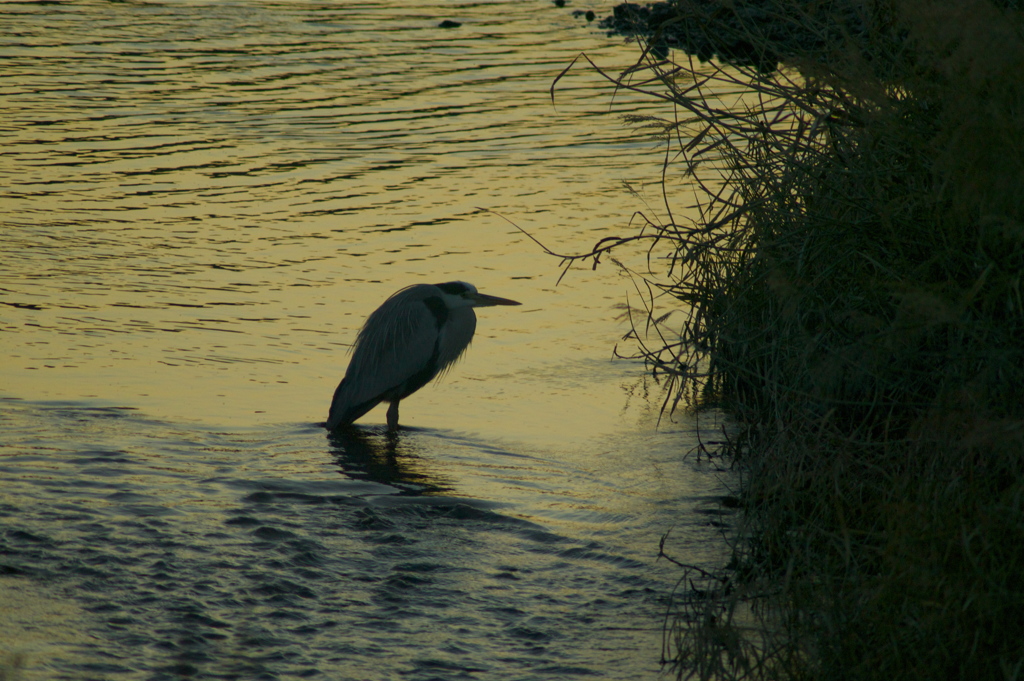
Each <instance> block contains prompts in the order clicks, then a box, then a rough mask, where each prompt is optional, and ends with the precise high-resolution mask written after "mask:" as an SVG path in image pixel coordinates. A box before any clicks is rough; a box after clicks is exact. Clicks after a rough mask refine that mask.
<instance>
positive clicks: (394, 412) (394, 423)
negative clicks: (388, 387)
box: [388, 400, 398, 433]
mask: <svg viewBox="0 0 1024 681" xmlns="http://www.w3.org/2000/svg"><path fill="white" fill-rule="evenodd" d="M388 430H389V431H391V432H392V433H394V432H396V431H398V400H395V401H394V402H392V403H391V406H390V407H388Z"/></svg>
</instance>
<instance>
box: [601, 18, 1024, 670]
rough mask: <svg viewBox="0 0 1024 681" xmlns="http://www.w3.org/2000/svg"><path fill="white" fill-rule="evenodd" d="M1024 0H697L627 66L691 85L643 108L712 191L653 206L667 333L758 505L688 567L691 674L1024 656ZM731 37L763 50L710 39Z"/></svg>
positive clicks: (682, 633)
mask: <svg viewBox="0 0 1024 681" xmlns="http://www.w3.org/2000/svg"><path fill="white" fill-rule="evenodd" d="M1012 4H1013V3H1010V2H995V1H988V0H875V1H872V0H843V1H840V2H828V3H815V2H809V1H807V0H768V1H767V2H757V3H743V2H740V1H739V0H737V1H736V2H728V3H727V2H715V1H714V0H699V1H698V0H679V1H678V2H676V3H673V6H672V12H671V13H669V14H664V13H663V15H662V16H661V18H660V19H659V24H658V25H657V26H655V27H650V28H649V32H648V34H647V36H646V39H645V40H641V46H642V47H644V48H645V50H644V55H643V58H642V60H641V61H640V62H639V63H638V64H637V65H636V66H635V67H634V68H632V69H629V70H627V71H626V72H624V73H621V74H606V75H607V77H609V78H610V79H612V80H613V81H614V82H615V83H616V87H619V88H628V89H631V90H639V91H642V92H645V93H648V94H649V95H650V96H652V97H658V98H661V99H662V100H663V101H665V103H666V110H669V111H671V112H672V113H671V114H669V115H667V116H665V117H664V118H659V119H655V118H650V117H645V118H635V119H633V121H632V122H633V123H635V124H638V125H640V126H644V127H645V129H647V130H649V131H652V132H654V133H656V134H658V135H660V136H661V137H662V138H663V139H664V141H665V143H666V144H667V147H666V151H667V154H666V162H665V167H664V173H665V176H666V178H671V177H675V176H679V175H680V174H687V175H690V176H692V177H694V178H695V179H697V180H699V181H700V182H701V183H702V184H701V187H702V189H703V193H702V194H701V195H700V196H698V199H697V212H698V213H699V218H698V219H696V220H695V221H693V222H692V223H688V222H686V221H685V220H684V219H683V218H682V217H679V218H678V219H677V218H676V217H674V216H676V215H679V216H681V215H682V214H683V213H684V211H683V210H682V209H681V207H678V209H676V210H674V204H678V203H679V202H680V201H681V197H679V196H678V195H674V194H673V193H672V192H669V191H666V194H665V205H664V206H663V207H661V209H660V210H659V211H658V213H659V214H660V215H662V216H664V217H661V218H655V217H654V215H653V213H652V214H647V215H644V216H642V219H643V222H644V224H643V230H644V232H643V235H644V237H645V238H649V239H651V240H652V242H653V244H654V245H653V246H652V251H651V253H652V255H653V256H655V257H652V258H651V260H650V262H651V263H652V268H651V269H652V272H651V273H650V275H649V276H648V277H646V278H647V280H648V282H649V283H650V284H651V286H652V289H651V290H652V291H657V292H658V295H655V296H652V298H651V303H652V304H653V306H652V309H651V311H650V314H651V318H650V320H649V324H650V328H651V329H654V330H657V331H659V333H660V337H661V338H662V339H664V340H663V345H662V346H661V347H657V346H653V347H650V346H648V347H647V348H645V349H644V351H643V352H644V354H645V356H646V359H647V360H648V362H649V363H650V365H651V366H652V368H653V370H654V373H655V375H659V376H662V377H665V378H667V379H668V380H669V382H670V383H671V386H672V390H673V391H674V392H673V394H674V395H676V396H677V397H678V398H679V399H680V400H682V401H685V402H686V403H688V404H689V406H690V407H692V408H697V409H700V408H702V407H704V406H707V405H722V406H725V407H726V408H727V409H728V410H729V411H730V412H731V413H732V414H734V415H735V417H736V420H737V421H738V423H739V428H738V429H737V431H736V432H735V434H734V435H733V436H732V438H731V440H730V442H729V444H728V447H727V448H728V453H729V454H730V455H731V456H732V457H733V460H734V461H735V462H736V465H737V467H738V468H739V469H740V470H741V471H742V472H743V487H742V489H741V490H740V491H739V494H738V498H739V500H740V503H741V505H742V506H743V508H744V510H745V518H746V523H745V525H744V527H743V529H742V532H741V533H740V536H739V537H737V538H736V540H735V541H736V543H735V551H734V557H733V560H732V563H731V564H730V565H728V566H723V568H722V570H721V571H720V572H719V573H718V574H715V575H708V574H698V573H692V574H688V575H687V576H686V578H685V580H684V581H683V582H682V584H681V586H680V598H679V601H678V603H677V606H678V610H677V611H676V612H675V613H674V619H673V622H672V624H671V625H670V627H669V631H668V634H667V635H668V637H669V639H670V643H671V646H669V648H670V657H671V658H672V664H673V665H674V667H675V669H676V671H677V672H678V675H679V676H680V677H681V678H691V677H693V678H701V679H708V678H726V679H731V678H737V679H738V678H749V679H791V678H797V679H819V678H820V679H836V678H842V679H939V678H941V679H957V678H959V679H966V678H970V679H1017V678H1024V636H1022V635H1021V632H1024V456H1022V455H1024V292H1022V289H1021V276H1022V272H1024V77H1022V74H1024V22H1022V15H1021V13H1020V11H1019V10H1018V9H1016V8H1015V7H1013V6H1011V5H1012ZM748 5H749V7H748V10H749V11H747V10H744V7H747V6H748ZM745 11H746V13H744V12H745ZM723 22H724V24H723ZM723 25H724V26H725V27H724V28H721V27H722V26H723ZM716 27H718V28H721V30H719V31H717V32H716ZM695 32H696V33H699V34H700V35H702V36H703V37H704V38H706V40H705V42H704V43H702V44H704V48H703V52H699V51H697V50H695V49H694V50H691V52H692V53H693V54H686V53H685V52H684V49H686V47H687V46H686V45H685V44H684V43H682V42H680V41H681V40H682V39H680V38H678V37H677V38H673V39H672V40H669V37H671V36H678V35H691V36H692V35H694V34H695ZM726 34H727V35H728V36H729V37H730V41H731V42H730V44H732V45H733V46H734V47H732V48H730V49H731V50H733V51H735V49H736V48H735V45H737V44H738V45H741V46H742V55H743V56H744V58H743V59H738V60H733V61H734V63H733V64H731V65H722V66H718V67H716V66H714V64H715V63H720V62H717V57H716V60H712V61H711V62H708V63H704V64H702V63H701V62H700V59H701V58H707V57H710V56H715V55H718V56H725V57H728V53H727V51H725V50H722V49H719V48H718V47H716V44H715V40H716V36H718V37H720V36H721V35H726ZM779 36H786V40H784V41H781V42H780V39H779ZM673 40H675V42H673ZM709 46H710V47H709ZM669 48H672V49H671V51H669ZM666 55H667V56H666ZM775 64H778V68H777V69H774V68H772V67H773V66H774V65H775ZM595 68H596V67H595ZM723 93H728V94H723ZM666 186H668V185H666ZM614 245H615V244H614V243H612V244H603V245H602V248H604V247H605V246H614ZM599 250H600V249H599ZM679 309H682V310H684V312H683V313H680V312H678V310H679ZM671 310H677V311H676V312H673V314H671V315H669V316H667V317H665V316H664V315H665V314H666V313H667V312H669V311H671ZM677 319H678V320H679V321H677ZM684 593H685V594H687V595H686V596H685V597H684V596H683V594H684Z"/></svg>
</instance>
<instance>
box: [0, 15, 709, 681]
mask: <svg viewBox="0 0 1024 681" xmlns="http://www.w3.org/2000/svg"><path fill="white" fill-rule="evenodd" d="M570 9H571V8H566V9H558V8H555V7H554V6H553V5H552V4H550V3H545V2H536V3H534V2H521V1H520V2H484V3H480V2H476V3H455V2H449V3H421V4H418V5H417V4H413V3H409V2H379V3H371V2H367V3H354V4H353V3H346V4H332V3H258V2H235V3H212V4H206V3H191V2H183V3H174V2H171V3H162V4H152V3H76V4H51V3H38V4H35V3H33V4H29V3H25V4H20V3H10V4H3V5H0V21H2V22H3V25H4V26H5V30H4V31H3V34H2V35H0V58H2V60H3V64H4V76H5V77H4V80H3V82H2V84H0V87H2V92H0V94H2V96H0V109H2V112H0V113H2V116H0V121H3V123H2V124H0V125H2V131H0V133H2V135H3V138H4V144H3V148H2V149H0V179H2V182H3V186H4V187H5V188H6V190H5V193H4V195H3V197H2V199H0V220H2V221H3V229H2V232H0V248H2V253H3V260H4V265H3V267H2V268H0V303H3V304H2V305H0V351H2V353H3V355H4V356H5V358H6V359H5V361H4V362H3V364H2V365H0V395H2V396H3V399H0V479H2V481H3V482H2V483H0V514H2V517H3V521H2V525H0V528H2V535H0V575H2V576H0V594H2V597H0V629H2V630H3V631H4V636H3V637H2V639H3V640H2V642H0V653H2V652H6V653H8V654H10V653H17V654H24V655H26V656H27V657H25V658H24V659H23V661H22V662H12V661H11V660H13V659H14V658H8V661H7V662H6V664H8V665H24V666H25V670H24V671H25V676H26V678H75V679H80V678H104V679H106V678H109V679H115V678H147V679H150V678H154V679H155V678H176V677H181V676H194V677H202V678H278V677H294V676H322V677H325V678H332V679H393V678H410V679H455V678H476V679H489V678H498V677H499V676H500V677H502V678H510V679H547V678H550V679H563V678H572V677H576V676H596V677H598V678H612V679H618V678H621V679H640V678H654V677H656V676H658V675H659V670H660V667H659V657H660V655H661V632H660V622H661V618H662V617H663V615H664V613H665V611H666V608H667V607H668V604H669V600H670V596H671V593H672V590H673V589H674V588H675V586H676V581H677V579H678V577H679V573H678V570H676V569H675V568H673V567H672V566H671V565H670V564H668V563H667V562H666V561H664V560H661V561H658V560H656V556H657V550H658V542H659V540H660V538H661V537H662V536H664V535H665V534H666V533H668V532H670V531H671V535H670V540H669V541H668V543H667V547H668V550H669V551H670V552H671V553H672V554H673V555H674V556H676V557H677V558H678V559H680V560H685V561H686V562H688V563H695V564H710V563H713V562H714V561H715V560H717V559H718V557H719V556H720V555H721V554H722V552H723V550H724V549H723V546H722V543H721V540H720V537H719V533H720V529H721V525H720V522H719V517H718V515H717V512H716V509H717V505H716V503H715V499H716V497H717V495H720V494H722V493H724V491H725V487H726V485H727V483H728V477H727V474H726V473H725V472H724V471H719V470H716V469H715V467H714V466H710V465H709V464H707V463H706V462H698V461H697V460H696V458H695V457H693V456H690V457H686V454H687V452H689V451H691V450H692V449H693V448H694V447H695V446H696V445H697V443H698V440H699V438H703V439H704V440H707V439H713V438H714V437H715V436H716V434H717V432H718V430H719V429H720V427H721V423H720V422H719V421H718V420H717V417H716V416H715V415H714V414H708V415H705V416H703V417H702V418H701V421H700V423H699V424H698V422H696V421H695V420H694V419H692V418H691V417H686V416H678V415H677V416H676V417H674V419H672V420H664V419H663V420H662V421H661V423H660V424H658V423H657V411H658V407H659V405H660V402H659V400H660V398H661V394H660V392H659V390H658V389H657V386H654V385H653V384H651V383H650V382H649V381H647V380H645V378H644V376H645V374H644V370H643V367H642V365H640V364H638V363H636V362H631V361H624V360H617V361H612V354H613V348H614V346H615V343H616V341H618V340H619V338H620V337H621V336H622V335H623V334H624V333H625V332H626V331H627V330H628V329H629V326H628V323H627V322H625V321H623V320H622V319H620V318H619V317H620V315H621V309H620V307H621V305H622V304H623V303H624V302H626V301H627V300H632V301H634V302H635V290H634V289H633V287H632V283H631V281H630V280H629V278H627V277H624V276H623V275H621V274H620V273H619V271H617V270H616V269H615V268H614V267H613V266H610V265H609V264H608V263H604V264H602V265H601V267H599V268H598V269H597V270H596V271H590V270H589V269H586V268H584V269H577V270H574V271H572V272H570V273H569V275H567V276H566V277H565V279H564V280H563V281H562V282H561V283H560V284H558V285H557V286H556V281H557V279H558V276H559V274H560V271H559V270H558V268H557V264H558V263H557V260H554V259H552V258H550V257H549V256H547V255H545V254H543V252H541V251H540V249H539V248H538V247H537V246H536V244H534V243H533V242H532V241H530V240H529V239H527V238H526V237H524V236H523V235H522V234H521V233H520V232H518V231H517V230H516V229H515V228H513V227H512V226H511V225H509V224H508V223H507V222H505V221H504V220H503V219H501V218H500V217H499V216H498V215H497V214H500V215H503V216H506V217H508V218H509V219H511V220H513V221H515V222H516V223H517V224H520V225H521V226H523V227H524V228H526V229H528V230H529V231H530V232H531V233H532V234H534V235H535V236H537V237H538V238H540V239H541V240H542V241H544V242H545V243H546V244H548V245H549V246H551V247H552V248H556V249H561V250H566V251H574V252H575V251H580V250H585V249H586V248H587V247H588V246H589V245H590V244H591V243H593V242H594V241H596V240H597V239H599V238H602V237H604V236H609V235H612V234H621V233H628V232H629V230H631V229H633V228H632V227H630V226H629V224H628V223H629V218H630V215H631V214H632V212H633V211H635V210H644V211H652V210H654V211H656V210H657V208H656V206H657V202H658V200H659V198H658V194H659V192H660V188H659V187H654V188H653V190H652V192H651V195H650V196H647V197H646V198H647V199H648V200H649V201H650V204H651V205H648V204H647V203H645V202H644V200H643V199H644V194H645V192H644V189H643V187H642V185H643V183H644V181H651V182H654V181H656V180H657V179H658V177H659V166H658V164H659V162H660V159H661V156H660V152H659V151H658V150H657V148H656V147H655V146H654V145H653V144H652V143H651V142H650V141H648V140H645V139H642V138H639V137H637V136H636V135H635V134H634V133H632V132H630V131H629V130H627V129H626V128H624V127H623V126H622V125H621V123H620V122H619V120H618V119H617V118H616V116H617V115H619V114H622V113H637V112H647V113H654V114H660V115H671V114H670V113H666V112H665V111H661V110H659V108H658V105H657V104H656V103H654V102H651V101H646V100H643V99H642V98H639V97H635V96H632V95H630V94H629V93H626V92H621V91H620V92H619V93H617V94H615V96H614V98H613V97H612V92H611V90H610V89H609V88H608V87H607V86H606V85H605V84H604V83H603V81H602V79H601V78H600V77H599V76H598V75H597V74H595V73H593V72H592V71H587V70H584V69H578V70H574V71H573V72H572V73H570V75H569V77H567V78H565V79H563V80H562V81H561V82H560V83H559V86H558V91H557V94H556V98H555V102H554V104H552V102H551V98H550V93H549V88H550V86H551V84H552V82H553V81H554V79H555V77H556V76H557V75H558V73H559V72H560V71H561V70H562V69H564V68H565V67H566V66H567V65H568V64H569V62H570V61H572V59H573V58H574V57H576V56H577V55H578V54H579V53H581V52H584V51H585V52H586V53H587V54H588V55H590V56H591V57H592V58H593V59H595V61H597V62H599V63H601V64H603V65H607V66H609V67H610V68H613V69H619V68H623V67H625V66H628V65H629V64H630V63H631V62H632V60H633V59H634V58H635V52H634V51H633V48H632V47H630V46H625V45H621V44H619V43H617V42H615V41H610V40H609V39H608V38H606V37H605V36H604V35H603V34H602V33H601V32H600V31H597V30H596V29H595V28H594V27H593V26H588V25H587V24H586V22H585V21H584V20H583V19H580V18H574V17H573V16H572V14H571V12H570V11H569V10H570ZM443 19H453V20H457V21H460V22H461V23H462V25H461V26H460V27H459V28H458V29H451V30H445V29H440V28H438V23H439V22H440V21H441V20H443ZM623 183H629V184H630V185H631V186H632V187H634V188H636V189H639V190H640V195H639V196H638V195H635V194H631V193H629V192H627V191H626V190H625V189H624V188H623ZM652 205H653V206H655V207H654V208H652ZM484 209H486V210H484ZM488 211H493V212H488ZM643 256H644V254H643V253H630V252H628V251H627V252H625V253H624V254H623V257H624V258H625V259H626V262H627V263H628V262H629V258H630V257H635V258H638V259H639V261H640V262H642V261H643ZM451 279H464V280H467V281H471V282H473V283H475V284H476V285H477V286H478V287H479V288H480V289H481V290H483V291H485V292H489V293H493V294H495V295H500V296H505V297H510V298H515V299H517V300H520V301H522V302H523V303H524V304H523V306H522V307H518V308H490V309H485V310H482V311H481V312H480V314H479V317H480V321H479V324H478V331H477V337H476V340H475V342H474V344H473V347H472V348H471V349H470V351H469V352H468V354H467V356H466V358H465V359H464V360H463V361H462V362H461V363H460V364H459V365H458V366H457V367H455V369H454V370H453V371H452V372H451V373H450V374H449V375H448V376H447V377H446V378H445V379H444V380H443V381H442V382H440V383H438V384H436V385H431V386H428V387H427V388H425V389H424V390H422V391H421V392H420V393H417V394H416V395H415V396H413V397H411V398H410V399H408V400H406V401H405V402H403V408H402V420H403V424H405V425H407V426H409V427H408V428H407V429H406V430H404V431H403V432H402V433H401V434H400V435H399V437H398V438H397V439H395V438H388V437H387V436H386V435H385V434H384V433H383V432H382V428H381V427H380V426H379V425H377V424H380V423H381V422H382V421H383V410H378V411H374V412H372V413H371V414H370V415H368V417H367V418H366V419H365V421H366V425H363V426H361V428H360V429H359V430H358V431H357V432H356V433H355V434H353V435H350V436H345V437H336V436H330V437H329V436H328V435H327V434H326V433H325V432H324V430H323V429H322V428H320V427H319V426H318V425H317V424H318V423H319V422H321V421H322V420H323V419H324V418H325V417H326V411H327V405H328V402H329V399H330V395H331V393H332V391H333V389H334V386H335V385H336V383H337V381H338V380H339V379H340V376H341V374H342V373H343V371H344V366H345V363H346V361H347V358H346V354H345V353H346V350H347V347H348V343H350V342H351V341H352V339H353V336H354V333H355V331H356V330H357V329H358V327H359V325H360V324H361V322H362V320H363V319H364V318H365V316H366V315H367V314H368V313H369V312H370V311H371V310H372V309H374V307H376V305H378V304H379V303H380V302H381V301H383V299H384V298H386V297H387V295H389V294H390V293H391V292H393V291H394V290H396V289H398V288H401V287H402V286H405V285H407V284H410V283H415V282H418V281H428V282H439V281H446V280H451ZM630 294H632V295H633V296H634V297H633V298H628V296H629V295H630ZM631 342H632V341H625V342H623V347H624V348H625V349H626V350H627V351H628V350H629V349H631V346H629V343H631ZM0 663H2V660H0ZM0 669H2V668H0Z"/></svg>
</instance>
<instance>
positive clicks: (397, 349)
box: [327, 298, 438, 428]
mask: <svg viewBox="0 0 1024 681" xmlns="http://www.w3.org/2000/svg"><path fill="white" fill-rule="evenodd" d="M437 327H438V324H437V319H436V318H435V317H434V315H433V314H431V312H430V310H429V309H428V308H427V306H426V305H425V304H424V303H423V302H422V301H418V300H417V301H409V300H404V301H403V300H401V299H400V298H398V299H395V298H392V299H389V300H388V301H387V302H385V304H384V305H382V306H381V307H380V308H378V309H377V310H376V311H375V312H374V313H373V314H371V315H370V318H369V319H367V320H366V324H365V325H364V326H363V328H362V330H360V332H359V336H358V338H357V339H356V347H355V350H354V352H353V353H352V360H351V362H349V365H348V371H347V372H346V374H345V379H344V380H343V381H342V382H341V384H340V385H339V386H338V389H337V390H336V391H335V393H334V400H333V401H332V403H331V411H330V416H329V417H328V421H327V425H328V427H329V428H334V427H336V426H338V425H342V424H347V423H351V422H352V421H355V420H356V419H357V418H359V417H360V416H362V415H363V414H365V413H366V412H368V411H369V410H370V409H372V408H373V407H374V406H376V405H377V404H378V403H379V402H381V401H384V400H391V399H398V398H400V397H404V396H405V394H408V393H407V392H405V390H406V386H407V385H408V384H409V383H410V381H412V382H414V383H418V385H416V388H418V387H420V386H422V385H423V384H424V383H426V382H427V381H429V380H430V379H431V378H433V376H434V374H436V373H437V355H438V347H437V339H438V328H437ZM414 389H415V388H414ZM403 393H404V394H403Z"/></svg>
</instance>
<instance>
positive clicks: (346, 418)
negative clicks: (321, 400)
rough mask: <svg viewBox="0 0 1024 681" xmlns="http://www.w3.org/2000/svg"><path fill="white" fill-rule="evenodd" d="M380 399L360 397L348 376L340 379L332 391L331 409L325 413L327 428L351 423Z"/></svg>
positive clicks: (378, 402)
mask: <svg viewBox="0 0 1024 681" xmlns="http://www.w3.org/2000/svg"><path fill="white" fill-rule="evenodd" d="M381 399H382V398H380V397H376V398H372V399H369V400H366V399H360V396H359V395H356V394H355V390H354V389H353V388H352V384H351V383H350V382H349V380H348V378H343V379H341V383H339V384H338V387H337V388H336V389H335V391H334V399H332V400H331V410H330V411H329V412H328V414H327V424H326V425H327V430H334V429H335V428H343V427H345V426H350V425H352V424H353V423H354V422H355V420H356V419H358V418H359V417H360V416H362V415H363V414H365V413H366V412H368V411H370V410H371V409H373V408H374V407H376V406H377V405H378V404H380V402H381Z"/></svg>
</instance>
